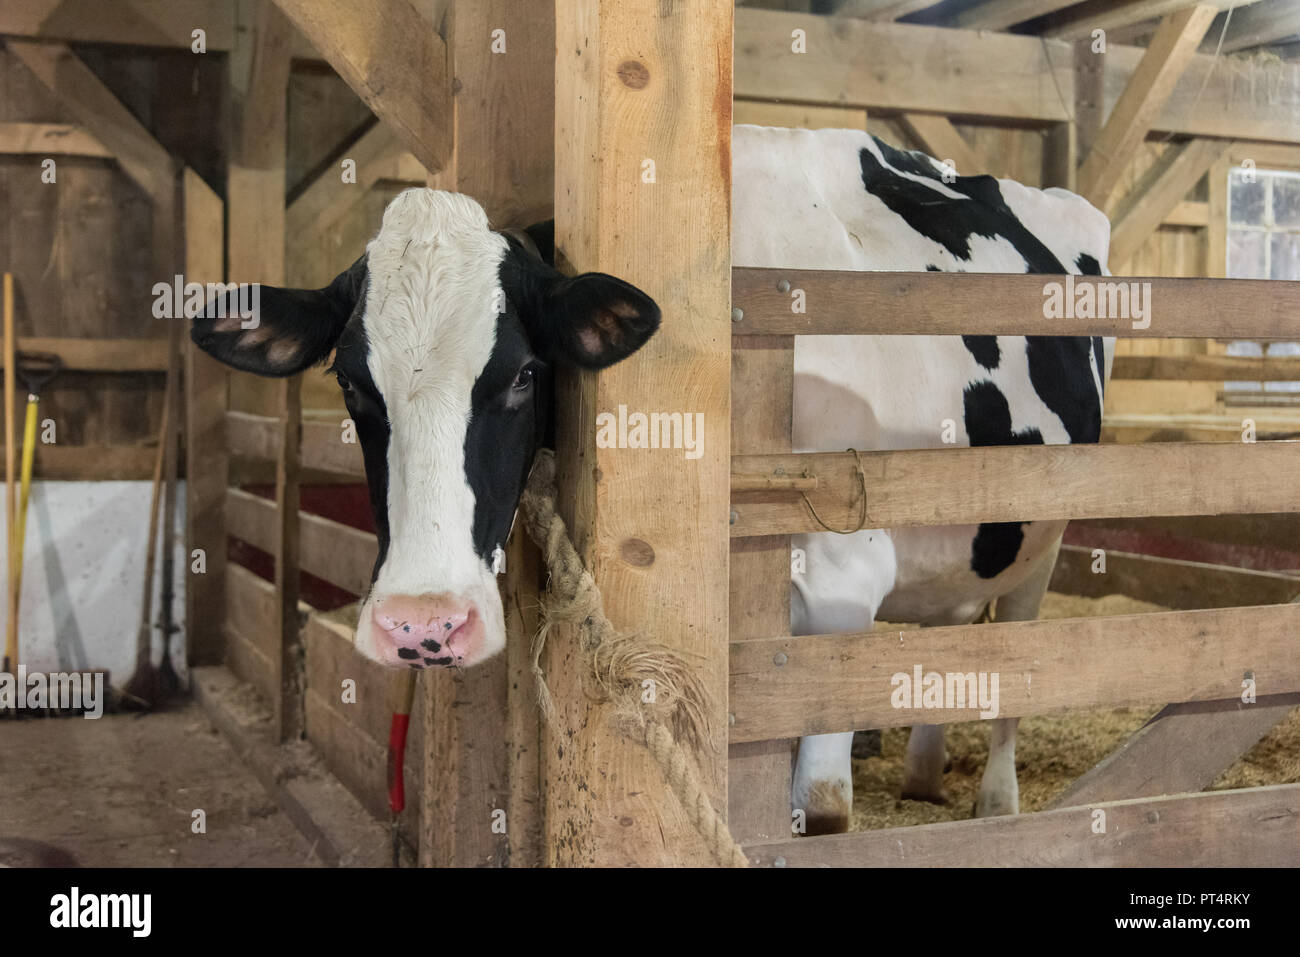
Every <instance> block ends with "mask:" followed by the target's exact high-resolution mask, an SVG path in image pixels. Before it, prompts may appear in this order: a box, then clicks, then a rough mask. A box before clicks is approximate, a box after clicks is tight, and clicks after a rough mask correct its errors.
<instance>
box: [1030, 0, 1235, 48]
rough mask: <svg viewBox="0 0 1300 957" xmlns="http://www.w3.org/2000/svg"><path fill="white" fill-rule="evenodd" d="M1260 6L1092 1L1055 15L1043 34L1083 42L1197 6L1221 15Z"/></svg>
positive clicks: (1191, 0)
mask: <svg viewBox="0 0 1300 957" xmlns="http://www.w3.org/2000/svg"><path fill="white" fill-rule="evenodd" d="M1256 2H1257V0H1088V2H1086V3H1079V4H1075V5H1074V6H1071V7H1070V8H1069V9H1065V10H1061V11H1059V12H1057V13H1054V14H1053V15H1052V16H1050V17H1049V18H1048V19H1047V21H1046V24H1045V25H1044V27H1043V29H1042V30H1041V31H1040V33H1041V35H1042V36H1045V37H1056V38H1058V39H1061V40H1081V39H1083V38H1085V37H1089V36H1091V35H1092V31H1093V30H1105V31H1107V32H1108V33H1109V32H1110V31H1112V30H1120V29H1123V28H1124V27H1128V26H1132V25H1133V24H1135V23H1141V22H1143V21H1144V20H1154V19H1156V18H1157V17H1165V16H1168V15H1169V14H1171V13H1177V12H1179V11H1180V10H1186V9H1188V8H1189V7H1195V6H1197V5H1202V6H1206V7H1211V8H1212V9H1213V10H1214V12H1215V13H1217V12H1218V11H1220V10H1223V9H1226V8H1228V7H1246V6H1248V5H1249V4H1252V3H1256ZM1242 15H1243V14H1242V11H1241V10H1237V11H1236V12H1234V13H1233V22H1234V23H1235V22H1236V17H1238V16H1242ZM1197 42H1198V43H1199V42H1200V41H1199V40H1198V41H1197ZM1212 51H1213V47H1211V52H1212Z"/></svg>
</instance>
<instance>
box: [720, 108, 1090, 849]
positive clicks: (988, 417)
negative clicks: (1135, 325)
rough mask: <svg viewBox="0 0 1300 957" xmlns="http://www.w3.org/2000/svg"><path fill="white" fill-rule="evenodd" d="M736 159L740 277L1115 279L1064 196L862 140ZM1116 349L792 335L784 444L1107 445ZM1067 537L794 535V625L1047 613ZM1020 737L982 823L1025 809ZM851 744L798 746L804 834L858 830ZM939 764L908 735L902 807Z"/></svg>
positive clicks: (1060, 526)
mask: <svg viewBox="0 0 1300 957" xmlns="http://www.w3.org/2000/svg"><path fill="white" fill-rule="evenodd" d="M732 155H733V160H732V168H733V180H732V181H733V192H732V196H733V199H732V262H733V265H735V266H755V267H776V268H780V267H786V268H792V269H797V268H803V269H840V270H889V271H915V272H922V271H942V272H984V273H989V272H1014V273H1025V272H1029V273H1076V274H1088V273H1091V274H1097V273H1101V272H1103V271H1104V263H1105V259H1106V249H1107V245H1108V241H1109V223H1108V221H1107V220H1106V218H1105V216H1104V215H1102V214H1101V213H1100V212H1098V211H1097V210H1096V209H1094V208H1093V207H1092V206H1091V205H1089V204H1088V203H1087V202H1086V201H1084V200H1083V199H1081V198H1080V197H1078V196H1076V195H1074V194H1073V193H1069V192H1067V191H1064V190H1057V189H1049V190H1037V189H1031V188H1028V187H1025V186H1022V185H1020V184H1019V183H1015V182H1012V181H1010V180H997V179H994V178H993V177H991V176H953V174H952V171H951V170H946V169H945V168H944V167H943V166H941V165H940V164H939V163H937V162H936V161H934V160H932V159H930V158H929V157H927V156H925V155H923V154H921V153H908V152H903V151H900V150H896V149H893V148H891V147H889V146H887V145H886V144H884V143H882V142H881V141H880V140H878V139H876V138H875V137H872V136H869V135H868V134H866V133H863V132H860V131H852V130H821V131H816V132H811V131H807V130H782V129H768V128H762V127H754V126H738V127H736V128H735V129H734V132H733V154H732ZM945 174H946V175H945ZM988 305H989V308H990V309H998V308H1001V304H1000V303H997V302H990V303H989V304H988ZM1026 319H1027V320H1028V321H1027V325H1032V324H1033V323H1034V322H1035V321H1037V322H1041V323H1042V324H1043V325H1044V327H1046V326H1047V325H1048V324H1049V322H1050V320H1047V319H1043V318H1041V317H1026ZM1044 331H1045V332H1047V331H1049V330H1048V329H1047V328H1044ZM1113 353H1114V341H1113V340H1106V341H1103V340H1102V339H1100V338H1098V339H1088V338H1078V337H1051V336H1043V337H1035V338H1028V339H1027V338H1025V337H1014V336H998V337H993V336H962V337H958V336H942V337H939V336H799V337H796V339H795V354H794V367H795V379H794V420H793V446H794V449H795V451H799V452H839V451H843V450H845V449H848V448H854V449H858V450H861V451H868V450H889V449H921V448H943V447H945V446H947V445H959V446H987V445H1020V444H1038V443H1046V444H1066V443H1074V442H1096V441H1097V440H1098V438H1099V435H1100V431H1101V413H1102V395H1103V389H1104V384H1105V381H1106V378H1107V375H1108V373H1109V368H1110V364H1111V360H1112V357H1113ZM945 433H946V434H945ZM1064 528H1065V523H1063V522H1035V523H1006V524H988V525H981V526H978V527H976V526H952V527H927V528H893V529H872V530H864V531H860V532H856V533H854V534H850V535H835V534H831V533H819V534H815V535H801V536H795V537H794V541H793V545H794V547H795V548H798V549H802V550H803V555H802V562H800V563H798V566H797V567H796V570H795V571H794V573H792V579H793V581H792V586H793V590H792V594H791V627H792V630H793V632H794V633H795V634H825V633H834V632H840V633H845V632H861V631H866V630H870V629H871V627H872V625H873V623H874V622H875V620H876V619H877V618H879V619H880V620H883V621H891V622H914V623H920V624H924V625H946V624H966V623H970V622H972V621H974V620H976V618H978V617H979V615H980V614H981V613H982V612H983V610H984V609H985V608H986V607H988V606H989V604H990V602H993V601H998V617H999V618H1000V619H1002V620H1011V619H1012V618H1033V617H1036V615H1037V608H1038V602H1039V600H1040V599H1041V597H1042V591H1043V590H1044V589H1045V587H1046V583H1047V577H1048V576H1049V575H1050V571H1051V566H1052V564H1053V562H1054V561H1055V555H1056V550H1057V547H1058V545H1059V542H1060V537H1061V534H1062V532H1063V531H1064ZM918 664H920V665H922V666H927V665H928V663H926V662H918ZM917 716H918V717H924V715H922V714H921V713H918V715H917ZM936 717H937V716H936ZM941 724H942V721H941V720H937V721H935V725H941ZM1014 730H1015V723H1014V721H1013V720H1012V721H1008V720H1006V719H999V720H997V721H995V722H994V729H993V732H994V733H993V745H992V747H991V751H990V759H989V766H988V768H987V769H986V773H985V780H984V786H983V788H982V790H981V795H980V807H979V812H980V813H981V814H996V813H1007V812H1014V811H1015V810H1016V809H1017V805H1018V802H1017V797H1016V780H1015V768H1014ZM851 740H852V735H851V734H831V735H818V736H816V737H813V738H805V739H804V740H803V741H802V742H801V744H800V752H799V760H798V763H797V766H796V772H795V788H794V795H793V800H794V806H795V807H796V808H797V809H802V810H804V811H805V812H806V815H807V825H808V829H809V832H825V831H834V830H842V829H844V828H845V827H846V826H847V824H848V816H849V809H850V807H851V800H852V778H851V768H850V747H851ZM943 763H944V756H943V738H942V728H941V727H935V726H929V727H916V726H914V728H913V733H912V740H911V743H910V744H909V752H908V756H907V762H906V764H907V767H906V780H905V783H904V794H905V795H908V796H913V797H919V798H925V799H929V800H942V798H943V795H942V788H941V775H942V770H943Z"/></svg>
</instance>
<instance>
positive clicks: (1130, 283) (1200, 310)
mask: <svg viewBox="0 0 1300 957" xmlns="http://www.w3.org/2000/svg"><path fill="white" fill-rule="evenodd" d="M1049 284H1060V285H1061V286H1062V289H1061V296H1062V300H1063V303H1065V304H1069V306H1070V309H1068V310H1066V307H1065V306H1064V305H1063V307H1062V308H1063V310H1064V311H1063V317H1061V318H1049V313H1048V311H1047V306H1048V305H1049V297H1048V296H1047V295H1046V294H1045V292H1044V289H1045V288H1046V287H1047V286H1049ZM1293 285H1294V284H1291V283H1279V282H1274V281H1273V280H1268V279H1163V278H1158V277H1146V276H1142V277H1131V276H1125V277H1123V278H1120V277H1107V276H1051V275H1020V274H1016V275H1005V274H986V273H949V272H945V273H913V272H901V273H900V272H854V271H836V270H816V269H757V268H741V267H737V268H734V269H732V271H731V304H732V319H733V322H732V329H731V331H732V334H733V335H736V336H765V335H785V336H807V335H882V336H884V335H891V336H892V335H934V336H941V335H993V336H1004V335H1030V334H1033V335H1053V336H1126V337H1144V338H1152V337H1154V338H1174V337H1187V338H1213V337H1220V338H1224V337H1226V338H1240V339H1273V338H1282V339H1286V338H1295V337H1297V336H1298V335H1300V288H1290V287H1291V286H1293ZM1087 287H1091V288H1092V289H1093V290H1094V293H1095V296H1096V298H1097V300H1098V306H1097V310H1101V309H1103V307H1104V311H1105V313H1106V315H1107V316H1108V318H1067V317H1070V316H1074V315H1076V312H1075V311H1074V304H1075V302H1076V299H1077V296H1078V295H1079V290H1081V289H1084V288H1087ZM1134 288H1139V289H1140V290H1141V294H1140V299H1139V301H1140V303H1141V305H1142V311H1143V315H1144V317H1145V318H1144V319H1143V320H1142V321H1138V320H1136V319H1135V318H1133V316H1132V312H1133V310H1132V308H1131V302H1130V300H1129V298H1128V294H1127V292H1126V290H1131V289H1134ZM800 293H802V295H799V294H800ZM1121 305H1122V306H1123V308H1121ZM797 308H798V309H802V312H796V311H795V309H797ZM737 310H739V312H737ZM1097 310H1094V311H1097ZM1080 311H1081V310H1080ZM1143 323H1146V325H1143Z"/></svg>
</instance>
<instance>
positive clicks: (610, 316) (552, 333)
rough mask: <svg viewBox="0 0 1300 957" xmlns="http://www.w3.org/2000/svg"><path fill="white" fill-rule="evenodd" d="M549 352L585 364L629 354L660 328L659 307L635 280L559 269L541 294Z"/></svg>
mask: <svg viewBox="0 0 1300 957" xmlns="http://www.w3.org/2000/svg"><path fill="white" fill-rule="evenodd" d="M540 311H541V322H542V324H543V327H544V328H543V329H542V330H541V335H542V338H543V340H544V342H545V351H546V352H547V353H548V354H549V355H550V356H552V357H553V358H555V359H557V360H559V361H561V362H567V363H569V364H571V365H575V366H579V367H580V368H583V369H603V368H605V367H606V366H609V365H613V364H614V363H615V362H619V361H621V360H623V359H626V358H627V357H628V356H630V355H631V354H632V353H634V352H636V350H638V349H640V348H641V347H642V346H643V345H645V343H646V341H647V340H648V339H649V338H650V337H651V336H652V335H654V333H655V330H656V329H658V328H659V307H658V306H657V305H655V301H654V300H653V299H651V298H650V297H649V296H647V295H646V294H645V293H643V292H642V291H641V290H640V289H638V288H637V287H636V286H633V285H632V284H631V283H627V282H624V281H623V280H621V279H616V278H615V277H613V276H607V275H605V274H604V273H599V272H589V273H583V274H582V275H580V276H573V277H565V276H561V275H559V274H558V273H556V275H555V277H554V278H552V280H551V281H550V282H549V283H547V284H546V289H545V291H544V293H543V294H542V304H541V310H540Z"/></svg>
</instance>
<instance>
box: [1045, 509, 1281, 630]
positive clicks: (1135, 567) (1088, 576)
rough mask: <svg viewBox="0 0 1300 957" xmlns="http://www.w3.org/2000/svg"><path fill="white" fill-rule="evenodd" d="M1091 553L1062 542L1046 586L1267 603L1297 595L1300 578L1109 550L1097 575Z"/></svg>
mask: <svg viewBox="0 0 1300 957" xmlns="http://www.w3.org/2000/svg"><path fill="white" fill-rule="evenodd" d="M1289 517H1297V518H1300V516H1289ZM1071 527H1073V526H1071ZM1297 544H1300V543H1297ZM1092 552H1093V550H1092V549H1091V548H1083V547H1080V546H1078V545H1062V546H1061V552H1060V555H1059V556H1058V558H1057V560H1056V569H1055V570H1054V571H1053V572H1052V583H1051V585H1050V586H1049V587H1050V588H1051V590H1052V591H1054V592H1060V593H1061V594H1065V595H1084V596H1086V597H1088V598H1100V597H1102V596H1104V595H1128V596H1129V597H1130V598H1137V599H1138V600H1140V601H1149V602H1152V603H1153V604H1156V605H1163V606H1164V607H1165V608H1173V609H1191V608H1232V607H1234V606H1237V605H1271V604H1278V603H1280V602H1286V601H1290V600H1291V599H1293V598H1295V597H1296V596H1297V595H1300V578H1297V577H1295V576H1294V575H1279V574H1277V573H1276V572H1258V571H1252V570H1250V569H1247V568H1233V567H1231V566H1227V565H1211V564H1207V563H1205V562H1187V561H1181V560H1179V559H1176V558H1159V557H1157V556H1155V555H1135V554H1133V553H1131V552H1122V551H1117V550H1116V549H1113V548H1108V549H1106V550H1105V552H1106V571H1105V574H1098V573H1094V572H1093V570H1092V568H1093V565H1094V564H1095V562H1094V559H1093V555H1092Z"/></svg>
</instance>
